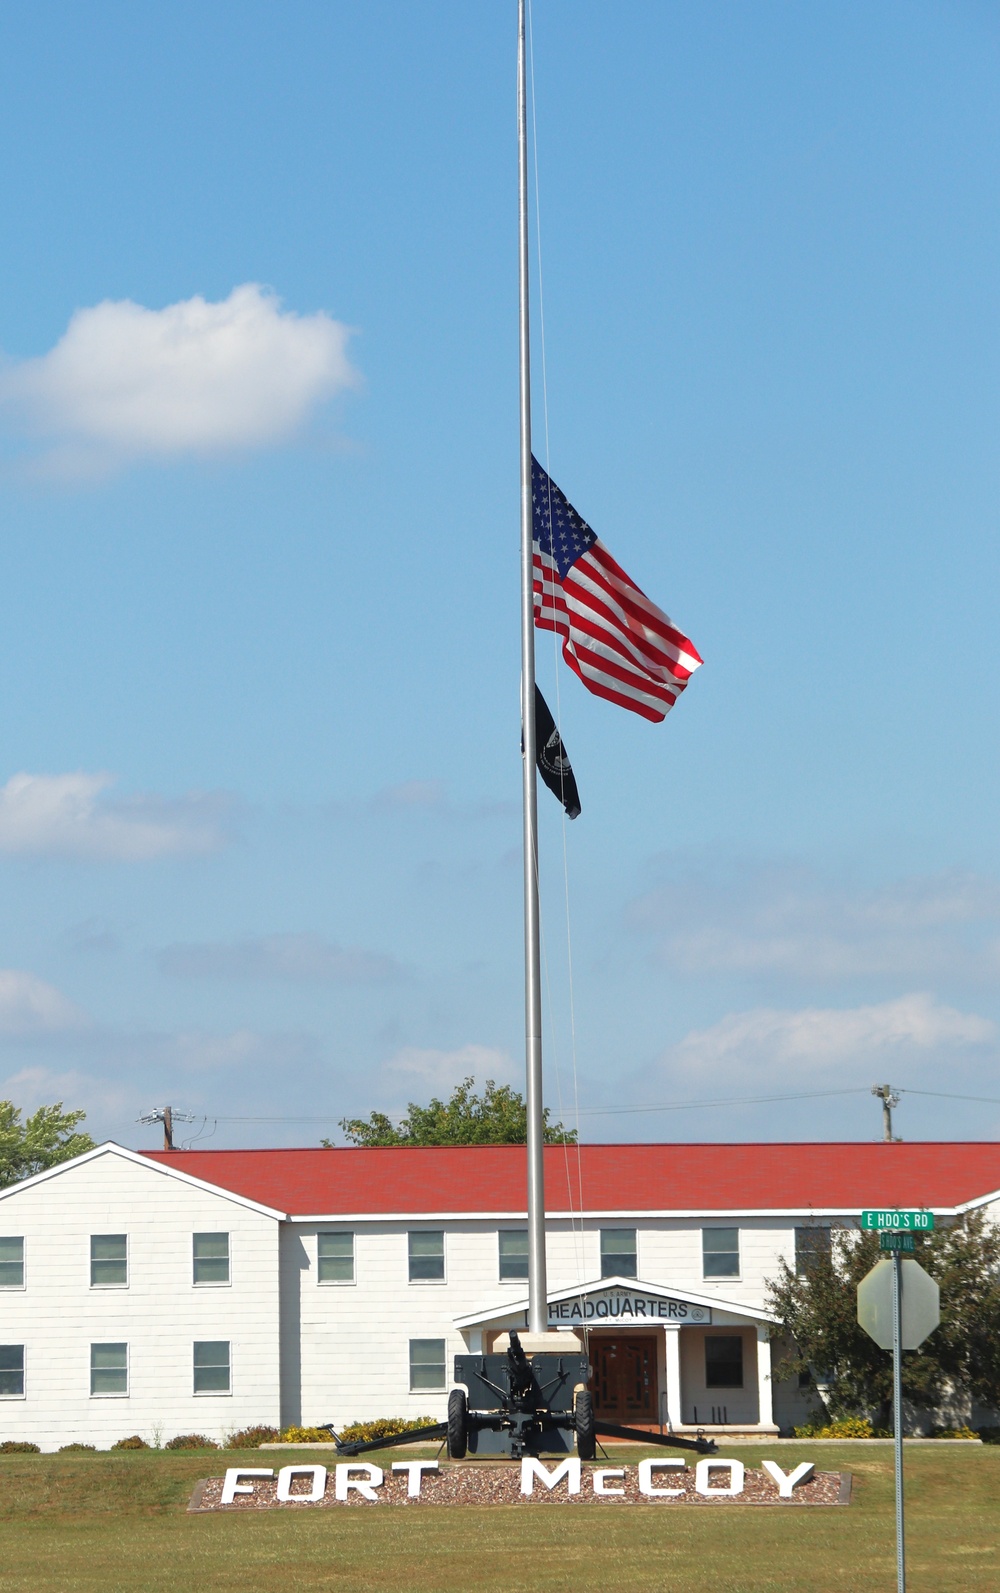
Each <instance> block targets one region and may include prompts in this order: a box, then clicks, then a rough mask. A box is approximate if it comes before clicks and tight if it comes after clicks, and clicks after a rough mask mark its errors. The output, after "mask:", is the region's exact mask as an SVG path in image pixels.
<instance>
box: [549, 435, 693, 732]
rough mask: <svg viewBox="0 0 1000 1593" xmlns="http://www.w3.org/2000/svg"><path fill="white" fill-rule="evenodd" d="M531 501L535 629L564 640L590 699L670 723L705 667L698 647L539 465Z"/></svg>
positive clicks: (569, 661) (568, 659) (567, 657)
mask: <svg viewBox="0 0 1000 1593" xmlns="http://www.w3.org/2000/svg"><path fill="white" fill-rule="evenodd" d="M531 499H532V532H533V537H534V560H533V563H534V609H535V624H536V625H537V626H538V628H539V630H543V631H555V632H556V633H557V635H559V636H561V637H562V639H563V649H562V651H563V657H564V658H565V660H566V662H567V664H568V665H569V667H570V669H572V670H575V671H576V673H577V674H578V675H579V677H580V679H581V680H582V681H583V684H584V685H585V686H586V687H587V690H588V691H592V692H594V693H595V695H596V696H598V697H606V698H607V699H608V701H609V702H616V703H618V704H619V705H620V706H621V707H622V708H630V709H631V710H632V712H633V713H637V714H642V716H643V718H644V719H652V720H654V721H659V720H660V719H664V718H666V715H667V714H668V713H669V712H670V710H671V708H672V707H673V706H674V703H675V702H676V701H677V698H678V697H679V696H680V694H681V692H682V691H683V690H684V687H685V686H686V685H687V683H688V681H689V680H690V678H691V676H692V675H693V674H694V671H695V670H696V669H697V668H698V665H699V664H700V663H701V658H700V657H699V655H698V653H697V651H696V649H695V647H694V644H693V643H692V642H690V641H688V639H687V637H686V636H684V635H683V634H682V633H681V632H680V631H679V630H678V629H677V627H676V626H675V625H674V624H673V622H672V621H671V620H669V619H668V618H667V616H666V614H664V612H663V610H662V609H661V608H657V606H656V604H655V603H651V602H650V601H649V598H648V597H647V596H646V594H645V592H642V591H640V589H639V587H637V586H636V584H635V582H634V581H631V580H629V577H628V576H627V575H626V574H625V571H624V570H623V569H622V568H621V565H619V564H616V563H615V561H614V559H613V558H612V557H611V554H610V553H609V552H608V550H607V548H606V547H605V546H604V543H603V542H601V541H600V539H599V538H598V537H596V536H595V535H594V533H593V531H592V530H591V529H590V526H589V525H587V523H586V521H585V520H583V519H581V517H580V515H578V514H577V512H576V510H575V509H574V508H573V505H572V504H571V503H570V502H569V500H568V498H567V497H566V496H565V494H564V493H562V492H560V491H559V488H558V487H557V486H556V484H555V482H554V481H553V480H552V478H551V477H550V476H549V475H548V473H547V472H546V471H544V470H543V469H542V467H541V465H540V464H539V463H538V460H537V459H535V458H532V461H531Z"/></svg>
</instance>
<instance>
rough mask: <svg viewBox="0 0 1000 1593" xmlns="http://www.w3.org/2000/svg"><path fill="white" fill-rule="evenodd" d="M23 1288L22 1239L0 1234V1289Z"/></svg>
mask: <svg viewBox="0 0 1000 1593" xmlns="http://www.w3.org/2000/svg"><path fill="white" fill-rule="evenodd" d="M23 1288H24V1239H23V1237H21V1236H20V1235H18V1236H17V1237H15V1236H14V1235H11V1236H9V1237H8V1236H6V1235H0V1289H23Z"/></svg>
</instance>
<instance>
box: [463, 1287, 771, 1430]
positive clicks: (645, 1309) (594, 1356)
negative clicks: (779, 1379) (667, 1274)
mask: <svg viewBox="0 0 1000 1593" xmlns="http://www.w3.org/2000/svg"><path fill="white" fill-rule="evenodd" d="M548 1317H549V1326H550V1327H551V1328H555V1329H556V1330H558V1329H560V1328H562V1329H565V1330H568V1331H575V1332H577V1333H580V1332H582V1334H583V1337H584V1341H585V1343H586V1346H587V1350H588V1353H589V1356H590V1362H591V1366H592V1368H593V1376H592V1380H591V1389H592V1391H593V1395H594V1406H595V1410H596V1412H597V1414H598V1415H599V1416H604V1417H605V1418H606V1419H607V1420H609V1421H616V1422H620V1423H622V1424H623V1425H626V1426H639V1427H651V1428H652V1427H655V1428H657V1429H659V1430H665V1431H670V1432H678V1433H685V1432H690V1431H696V1430H697V1429H699V1428H707V1427H712V1428H722V1429H724V1430H728V1431H751V1432H754V1433H776V1432H777V1427H776V1426H775V1424H774V1419H773V1414H772V1399H771V1344H770V1338H769V1326H770V1323H771V1322H772V1321H773V1318H772V1317H771V1316H769V1315H768V1313H766V1312H764V1311H760V1310H757V1309H755V1308H752V1307H747V1306H745V1305H743V1304H742V1303H741V1304H736V1303H734V1302H733V1301H728V1300H722V1299H720V1298H719V1297H718V1296H711V1297H709V1296H705V1295H696V1294H692V1293H690V1292H689V1291H678V1290H673V1289H669V1288H665V1287H664V1286H663V1285H661V1284H649V1283H644V1282H642V1281H641V1280H639V1279H636V1278H601V1279H595V1280H593V1281H591V1282H589V1283H585V1284H583V1285H581V1286H579V1287H577V1288H575V1289H557V1290H553V1291H551V1292H550V1294H549V1297H548ZM526 1324H527V1301H526V1300H517V1301H509V1300H505V1301H503V1302H502V1303H500V1302H496V1303H494V1304H493V1305H492V1307H490V1306H487V1307H485V1308H484V1309H482V1310H481V1311H477V1312H474V1313H471V1314H469V1315H466V1316H462V1317H459V1318H457V1319H456V1321H455V1326H456V1327H457V1328H458V1329H460V1331H461V1332H462V1333H463V1335H464V1336H465V1338H466V1341H467V1343H468V1345H469V1348H470V1350H472V1351H473V1353H475V1352H476V1351H478V1350H486V1349H488V1348H489V1347H490V1345H491V1343H492V1341H493V1338H494V1336H495V1335H496V1334H497V1333H500V1332H505V1331H509V1329H511V1328H522V1327H524V1326H526Z"/></svg>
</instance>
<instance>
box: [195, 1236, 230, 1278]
mask: <svg viewBox="0 0 1000 1593" xmlns="http://www.w3.org/2000/svg"><path fill="white" fill-rule="evenodd" d="M194 1281H195V1283H228V1282H229V1235H228V1234H227V1233H196V1234H195V1235H194Z"/></svg>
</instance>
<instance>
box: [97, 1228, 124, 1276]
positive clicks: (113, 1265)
mask: <svg viewBox="0 0 1000 1593" xmlns="http://www.w3.org/2000/svg"><path fill="white" fill-rule="evenodd" d="M90 1287H91V1288H92V1289H125V1288H127V1287H128V1235H127V1234H123V1233H92V1234H91V1236H90Z"/></svg>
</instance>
